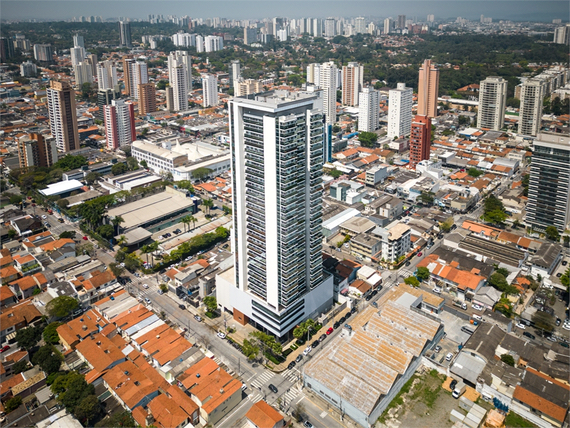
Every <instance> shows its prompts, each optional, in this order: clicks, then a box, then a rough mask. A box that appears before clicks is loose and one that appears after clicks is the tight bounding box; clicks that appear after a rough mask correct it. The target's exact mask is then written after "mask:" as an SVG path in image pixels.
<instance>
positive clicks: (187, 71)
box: [168, 51, 192, 111]
mask: <svg viewBox="0 0 570 428" xmlns="http://www.w3.org/2000/svg"><path fill="white" fill-rule="evenodd" d="M168 79H169V83H170V86H171V87H172V95H173V104H174V111H184V110H188V92H190V90H191V89H192V84H191V82H192V57H191V56H190V55H188V52H186V51H175V52H171V53H170V55H168Z"/></svg>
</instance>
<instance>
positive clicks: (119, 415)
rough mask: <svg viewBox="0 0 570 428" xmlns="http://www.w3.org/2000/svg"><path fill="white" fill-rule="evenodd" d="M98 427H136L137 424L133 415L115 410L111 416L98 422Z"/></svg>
mask: <svg viewBox="0 0 570 428" xmlns="http://www.w3.org/2000/svg"><path fill="white" fill-rule="evenodd" d="M95 426H96V427H104V428H122V427H136V426H137V424H136V422H135V420H134V418H133V415H132V414H131V413H130V412H128V411H126V410H125V411H124V412H115V413H113V414H112V415H111V416H110V417H109V416H108V417H106V418H105V419H103V420H101V421H99V422H97V423H96V424H95Z"/></svg>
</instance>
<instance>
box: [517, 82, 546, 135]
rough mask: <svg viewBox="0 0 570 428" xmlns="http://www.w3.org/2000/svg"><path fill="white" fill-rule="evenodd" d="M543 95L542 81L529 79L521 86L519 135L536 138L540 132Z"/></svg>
mask: <svg viewBox="0 0 570 428" xmlns="http://www.w3.org/2000/svg"><path fill="white" fill-rule="evenodd" d="M544 95H545V94H544V82H543V81H541V80H538V79H529V80H527V81H526V82H524V83H523V84H522V87H521V98H520V99H521V104H520V108H519V127H518V133H519V134H522V135H532V136H536V134H538V132H539V131H540V125H541V119H542V105H543V98H544Z"/></svg>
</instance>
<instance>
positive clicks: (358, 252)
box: [350, 233, 382, 261]
mask: <svg viewBox="0 0 570 428" xmlns="http://www.w3.org/2000/svg"><path fill="white" fill-rule="evenodd" d="M350 251H351V253H352V255H353V256H356V257H360V258H361V259H364V260H367V261H371V260H373V259H374V260H376V259H378V256H379V254H380V252H381V251H382V241H381V240H380V239H378V237H376V236H375V235H372V234H370V233H361V234H360V235H356V236H355V237H354V238H352V239H351V240H350Z"/></svg>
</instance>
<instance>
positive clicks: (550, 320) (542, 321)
mask: <svg viewBox="0 0 570 428" xmlns="http://www.w3.org/2000/svg"><path fill="white" fill-rule="evenodd" d="M531 320H532V322H533V323H534V325H535V327H537V328H540V329H542V330H544V331H548V332H551V331H552V330H554V317H553V316H552V315H550V314H549V313H548V312H543V311H536V312H535V313H534V315H533V316H532V318H531Z"/></svg>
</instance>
